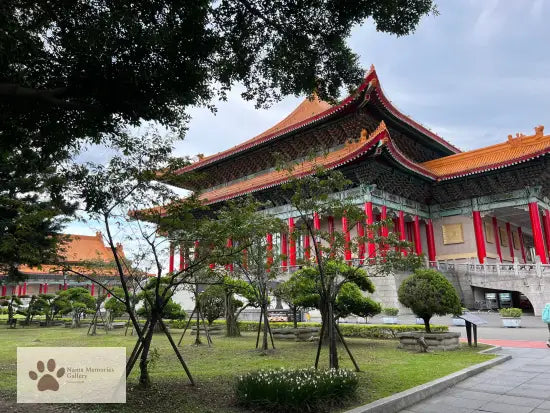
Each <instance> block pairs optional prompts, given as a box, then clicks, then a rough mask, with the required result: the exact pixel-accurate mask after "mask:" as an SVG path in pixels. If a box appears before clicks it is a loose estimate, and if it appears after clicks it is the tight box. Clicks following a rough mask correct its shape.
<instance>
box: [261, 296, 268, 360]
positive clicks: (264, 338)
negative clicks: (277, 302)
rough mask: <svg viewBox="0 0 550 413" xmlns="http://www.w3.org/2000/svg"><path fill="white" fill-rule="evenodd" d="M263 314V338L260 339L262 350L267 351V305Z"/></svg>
mask: <svg viewBox="0 0 550 413" xmlns="http://www.w3.org/2000/svg"><path fill="white" fill-rule="evenodd" d="M263 312H264V325H263V327H264V328H263V330H264V336H263V338H262V350H263V351H267V349H268V345H267V335H268V334H269V318H268V316H267V305H265V306H264V309H263Z"/></svg>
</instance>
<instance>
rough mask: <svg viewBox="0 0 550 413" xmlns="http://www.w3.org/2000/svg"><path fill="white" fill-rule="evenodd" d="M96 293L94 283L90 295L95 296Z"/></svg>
mask: <svg viewBox="0 0 550 413" xmlns="http://www.w3.org/2000/svg"><path fill="white" fill-rule="evenodd" d="M94 294H95V284H92V286H91V288H90V295H91V296H92V297H93V296H94Z"/></svg>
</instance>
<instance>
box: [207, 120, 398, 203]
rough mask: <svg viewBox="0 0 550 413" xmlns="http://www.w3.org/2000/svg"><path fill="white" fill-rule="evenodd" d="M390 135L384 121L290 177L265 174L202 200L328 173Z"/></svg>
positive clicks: (211, 200) (212, 200)
mask: <svg viewBox="0 0 550 413" xmlns="http://www.w3.org/2000/svg"><path fill="white" fill-rule="evenodd" d="M388 136H389V134H388V130H387V128H386V125H385V123H384V122H381V123H380V125H379V126H378V128H376V130H374V131H373V132H372V133H371V134H370V135H369V136H367V133H366V131H365V130H363V132H362V133H361V136H360V138H359V139H358V140H357V141H352V142H350V143H347V144H346V145H345V146H344V147H343V148H340V149H337V150H335V151H332V152H330V153H329V154H328V155H326V156H319V157H317V158H315V159H313V160H311V161H305V162H302V163H300V164H298V165H297V166H296V167H295V169H294V171H293V173H292V175H291V176H290V175H289V173H288V171H286V170H283V171H271V172H265V173H263V174H261V175H257V176H255V177H253V178H251V179H248V180H246V181H241V182H236V183H234V184H231V185H228V186H225V187H222V188H217V189H214V190H212V191H209V192H205V193H202V194H201V195H200V197H199V198H200V199H201V200H203V201H204V202H205V204H207V205H208V204H214V203H218V202H222V201H227V200H229V199H233V198H236V197H239V196H243V195H247V194H250V193H253V192H258V191H262V190H265V189H269V188H273V187H276V186H280V185H282V184H284V183H286V182H288V181H289V180H290V179H295V178H302V177H305V176H309V175H312V174H314V173H315V171H316V169H317V167H319V166H321V167H323V168H325V169H327V170H331V169H335V168H338V167H340V166H343V165H345V164H348V163H350V162H352V161H354V160H355V159H357V158H359V157H361V156H363V155H364V154H365V153H367V152H368V151H369V150H371V149H372V148H374V147H375V146H376V144H377V143H378V142H380V140H382V139H384V138H386V137H388Z"/></svg>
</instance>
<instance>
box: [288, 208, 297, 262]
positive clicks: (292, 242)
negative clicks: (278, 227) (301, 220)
mask: <svg viewBox="0 0 550 413" xmlns="http://www.w3.org/2000/svg"><path fill="white" fill-rule="evenodd" d="M294 228H295V225H294V218H289V219H288V235H289V254H288V260H289V264H290V268H293V267H296V239H295V238H294Z"/></svg>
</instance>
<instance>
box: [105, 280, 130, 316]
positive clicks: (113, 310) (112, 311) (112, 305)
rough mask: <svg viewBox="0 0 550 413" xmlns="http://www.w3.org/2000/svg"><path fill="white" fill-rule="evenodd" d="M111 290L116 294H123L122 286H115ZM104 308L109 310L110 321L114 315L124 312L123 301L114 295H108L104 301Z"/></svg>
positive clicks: (120, 314)
mask: <svg viewBox="0 0 550 413" xmlns="http://www.w3.org/2000/svg"><path fill="white" fill-rule="evenodd" d="M113 291H114V292H115V293H116V294H118V295H123V294H124V292H123V291H122V288H120V287H115V288H114V289H113ZM105 309H106V310H109V317H110V318H111V322H112V321H113V320H114V319H115V317H121V316H122V315H123V314H124V313H125V312H126V306H125V305H124V303H122V302H120V301H119V300H117V299H116V298H114V297H110V298H109V299H107V301H106V302H105Z"/></svg>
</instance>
